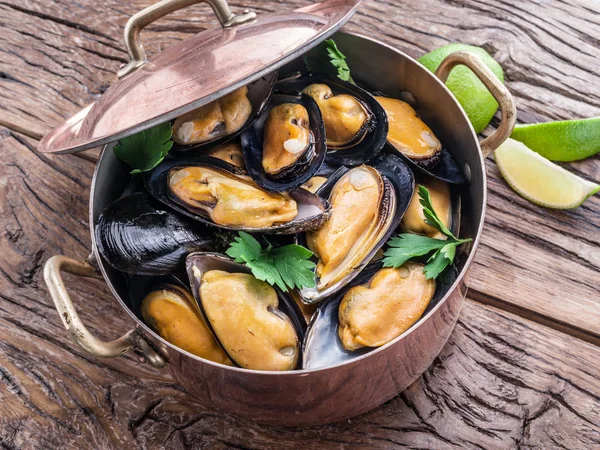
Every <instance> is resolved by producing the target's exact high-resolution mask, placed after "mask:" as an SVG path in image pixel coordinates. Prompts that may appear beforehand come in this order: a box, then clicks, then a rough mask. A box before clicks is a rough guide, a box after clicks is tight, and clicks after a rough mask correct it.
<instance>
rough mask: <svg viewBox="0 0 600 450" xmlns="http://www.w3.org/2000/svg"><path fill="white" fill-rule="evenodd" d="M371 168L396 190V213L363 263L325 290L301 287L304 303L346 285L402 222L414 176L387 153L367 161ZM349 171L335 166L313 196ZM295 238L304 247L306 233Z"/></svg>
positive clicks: (325, 192)
mask: <svg viewBox="0 0 600 450" xmlns="http://www.w3.org/2000/svg"><path fill="white" fill-rule="evenodd" d="M367 165H369V166H371V167H374V168H375V169H377V170H378V171H379V173H380V174H381V175H382V176H383V178H384V179H385V180H388V181H389V182H390V183H391V184H392V186H393V187H394V191H395V193H396V212H395V214H394V217H393V218H392V223H391V226H390V227H389V229H388V231H387V232H386V233H385V235H384V236H382V238H381V239H380V241H379V242H378V243H377V245H375V246H374V247H373V248H372V249H371V251H369V252H368V253H367V255H366V256H365V258H364V259H363V262H362V263H361V264H360V265H359V266H357V267H355V268H354V269H353V270H352V272H350V274H348V275H347V276H346V277H345V278H344V279H343V280H341V281H338V282H337V283H335V284H334V285H333V286H330V287H329V288H327V289H325V290H324V291H322V292H318V291H317V290H316V289H315V288H312V289H310V288H305V289H303V290H302V291H301V292H300V294H301V297H302V300H303V301H304V302H305V303H307V304H311V303H316V302H318V301H321V300H322V299H324V298H325V297H328V296H330V295H332V294H334V293H336V292H338V291H339V290H340V289H342V288H343V287H344V286H346V285H347V284H348V283H349V282H350V281H352V280H353V279H354V278H355V277H356V276H358V274H359V273H360V272H361V270H363V269H364V268H365V266H367V264H369V262H370V261H371V260H372V259H373V257H374V256H375V254H376V253H377V251H378V250H379V249H380V248H381V247H383V245H384V244H385V243H386V241H387V240H388V239H389V238H390V236H391V235H392V234H393V233H394V231H395V230H396V229H397V228H398V225H400V222H401V221H402V217H403V216H404V213H405V212H406V209H407V208H408V205H409V204H410V200H411V199H412V196H413V193H414V191H415V178H414V175H413V172H412V171H411V170H410V168H409V167H408V166H407V165H406V164H405V163H404V162H403V160H402V159H401V158H399V157H398V156H396V155H394V154H390V153H380V154H379V155H377V156H376V157H375V158H373V159H372V160H371V161H369V163H368V164H367ZM349 170H350V168H348V167H341V168H340V169H338V170H337V171H336V172H335V173H334V174H333V175H331V176H330V177H329V178H328V179H327V181H326V182H325V184H323V186H321V188H320V189H319V190H318V191H317V192H316V193H317V195H319V196H320V197H323V198H327V199H328V198H329V195H330V194H331V190H332V189H333V187H334V185H335V183H336V182H337V181H338V180H339V179H340V178H341V177H342V176H343V175H344V174H345V173H346V172H348V171H349ZM359 213H360V207H357V214H359ZM297 241H298V243H299V244H300V245H303V246H305V247H306V246H307V244H306V235H305V234H300V235H298V236H297Z"/></svg>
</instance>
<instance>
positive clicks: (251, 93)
mask: <svg viewBox="0 0 600 450" xmlns="http://www.w3.org/2000/svg"><path fill="white" fill-rule="evenodd" d="M277 76H278V72H277V71H275V72H272V73H270V74H268V75H265V76H264V77H262V78H259V79H258V80H256V81H253V82H252V83H250V84H248V100H250V103H251V104H252V112H251V113H250V117H248V120H246V123H244V125H242V127H241V128H240V129H239V130H237V131H236V132H234V133H231V134H229V135H227V136H221V137H218V138H216V139H213V140H211V141H207V142H201V143H198V144H190V145H181V144H173V147H172V148H171V152H195V151H198V150H204V149H206V148H208V147H213V146H216V145H220V144H223V143H224V142H227V141H229V140H231V139H233V138H235V137H236V136H239V135H240V134H241V133H242V132H243V131H244V130H245V129H246V128H248V127H249V126H250V125H252V123H253V122H254V121H255V120H256V119H257V118H258V117H259V116H260V115H261V114H262V112H263V111H264V109H265V108H266V106H267V104H268V103H269V100H270V99H271V95H272V94H273V88H274V86H275V83H276V82H277Z"/></svg>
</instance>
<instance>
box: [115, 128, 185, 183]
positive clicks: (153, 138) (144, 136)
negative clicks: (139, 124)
mask: <svg viewBox="0 0 600 450" xmlns="http://www.w3.org/2000/svg"><path fill="white" fill-rule="evenodd" d="M172 134H173V130H172V129H171V124H170V123H169V122H165V123H161V124H160V125H157V126H155V127H152V128H150V129H148V130H144V131H142V132H140V133H137V134H134V135H132V136H127V137H124V138H123V139H120V140H119V143H118V144H117V145H115V147H114V149H113V151H114V152H115V155H116V156H117V158H119V159H120V160H121V161H124V162H126V163H127V164H129V166H130V167H131V168H132V169H133V170H132V171H131V174H135V173H141V172H146V171H148V170H152V169H154V168H155V167H156V166H158V165H159V164H160V162H161V161H162V160H163V159H165V156H167V153H169V150H171V147H172V146H173V141H171V135H172Z"/></svg>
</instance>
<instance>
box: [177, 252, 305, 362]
mask: <svg viewBox="0 0 600 450" xmlns="http://www.w3.org/2000/svg"><path fill="white" fill-rule="evenodd" d="M186 268H187V274H188V278H189V281H190V285H191V286H192V294H193V295H194V298H195V299H196V302H197V303H198V307H199V308H200V310H201V311H202V313H203V314H205V312H204V309H203V306H202V301H201V299H200V298H199V289H200V280H201V279H202V275H203V274H204V273H205V272H208V271H210V270H222V271H225V272H230V273H248V274H251V273H252V271H251V270H250V269H249V268H248V267H247V266H245V265H243V264H238V263H236V262H234V261H233V260H232V259H231V258H229V257H227V256H225V255H222V254H219V253H211V252H197V253H190V254H189V255H188V257H187V258H186ZM193 268H196V269H197V270H196V271H194V269H193ZM273 289H275V292H276V293H277V297H278V299H279V306H278V309H279V310H280V311H282V312H283V313H284V314H285V315H286V316H288V317H289V319H290V321H291V322H292V325H293V326H294V328H295V330H296V333H297V334H298V341H299V345H298V347H299V352H300V353H299V355H298V366H301V365H302V342H303V340H304V335H305V333H306V322H305V320H304V317H303V315H302V311H301V310H300V308H299V307H298V305H297V304H296V302H295V301H294V300H293V299H292V298H291V297H290V296H289V295H287V294H286V293H285V292H282V291H281V290H280V289H279V288H278V287H277V286H273ZM205 319H206V314H205ZM206 322H207V323H208V324H209V326H210V321H208V320H206ZM213 334H215V333H214V331H213ZM215 337H217V340H218V336H216V335H215ZM225 350H226V351H227V349H225ZM229 356H230V357H231V359H232V360H233V361H234V362H235V359H234V358H235V355H229Z"/></svg>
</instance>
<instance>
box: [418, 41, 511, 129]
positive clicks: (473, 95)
mask: <svg viewBox="0 0 600 450" xmlns="http://www.w3.org/2000/svg"><path fill="white" fill-rule="evenodd" d="M459 50H464V51H468V52H471V53H474V54H475V56H478V57H479V58H480V59H481V60H482V61H483V62H484V64H485V65H486V66H488V67H489V68H490V69H491V71H492V72H494V74H495V75H496V76H497V77H498V78H499V79H500V81H502V82H504V74H503V72H502V67H501V66H500V64H498V63H497V62H496V61H495V60H494V58H492V57H491V56H490V54H489V53H488V52H486V51H485V50H484V49H482V48H481V47H475V46H473V45H465V44H449V45H444V46H443V47H440V48H438V49H435V50H434V51H432V52H430V53H427V54H426V55H423V56H421V57H420V58H419V62H420V63H421V64H423V65H424V66H425V67H427V68H428V69H429V70H430V71H432V72H435V70H436V69H437V68H438V66H439V65H440V63H441V62H442V60H443V59H444V58H445V57H446V56H448V55H449V54H450V53H452V52H456V51H459ZM446 87H447V88H448V89H450V92H452V93H453V94H454V96H455V97H456V99H457V100H458V103H460V104H461V106H462V107H463V109H464V110H465V113H467V116H468V117H469V120H470V121H471V123H472V124H473V128H474V129H475V132H476V133H481V132H482V131H483V129H484V128H485V127H486V126H487V125H488V123H490V120H492V117H494V114H496V110H497V109H498V103H497V102H496V100H494V97H493V96H492V94H490V91H488V89H487V88H486V87H485V86H484V84H483V83H482V82H481V81H479V78H477V77H476V76H475V74H474V73H473V72H471V69H468V68H467V67H465V66H457V67H455V68H454V69H452V72H450V76H449V77H448V81H446Z"/></svg>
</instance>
